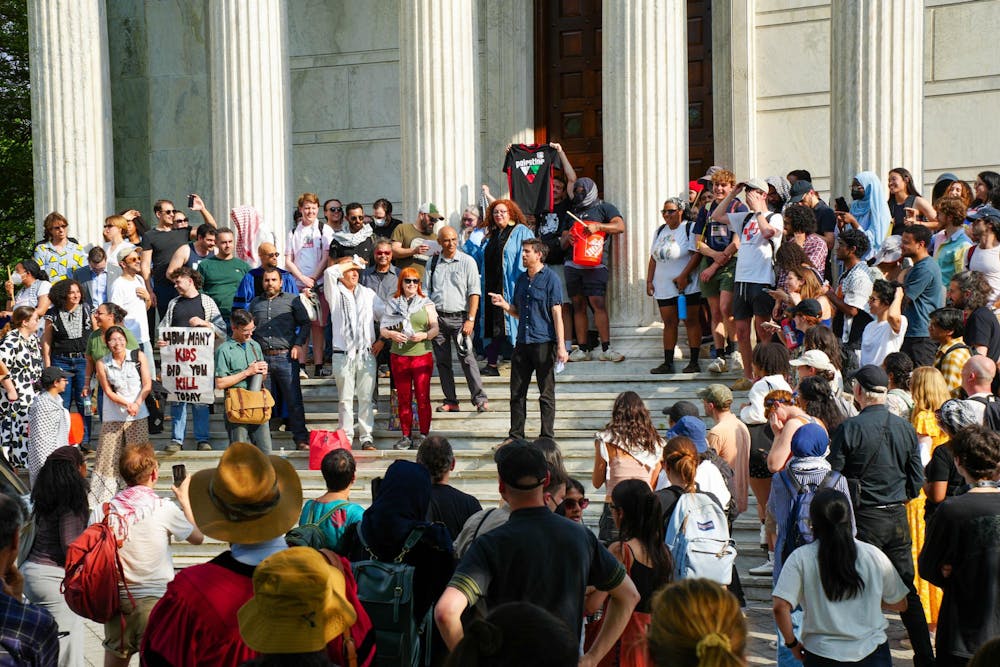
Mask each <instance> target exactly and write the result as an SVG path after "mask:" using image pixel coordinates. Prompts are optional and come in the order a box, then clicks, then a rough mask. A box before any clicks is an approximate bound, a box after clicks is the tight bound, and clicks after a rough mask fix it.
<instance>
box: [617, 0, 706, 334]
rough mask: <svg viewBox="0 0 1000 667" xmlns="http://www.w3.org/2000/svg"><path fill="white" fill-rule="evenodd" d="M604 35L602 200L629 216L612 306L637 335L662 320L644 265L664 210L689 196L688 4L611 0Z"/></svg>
mask: <svg viewBox="0 0 1000 667" xmlns="http://www.w3.org/2000/svg"><path fill="white" fill-rule="evenodd" d="M602 31H603V43H604V50H603V54H602V57H603V62H604V74H603V82H604V99H603V105H604V106H603V110H604V146H605V151H604V184H605V186H604V189H605V193H604V199H605V200H606V201H608V202H610V203H612V204H615V205H616V206H617V207H618V208H619V209H620V210H621V212H622V215H623V216H624V218H625V233H624V234H622V235H620V236H618V237H616V238H615V241H614V255H613V259H612V275H611V284H610V286H609V287H610V292H609V297H610V298H609V307H610V309H611V322H612V325H613V326H614V327H616V328H621V329H624V330H629V329H631V330H633V331H634V330H635V329H636V328H637V327H645V326H648V325H649V324H651V323H654V322H658V321H659V315H658V313H657V310H656V303H655V302H654V301H653V299H652V298H650V297H648V296H646V265H647V261H648V258H649V245H650V243H651V241H652V237H653V234H654V232H655V231H656V229H657V227H659V225H661V224H662V218H661V217H660V214H659V210H660V207H661V206H660V205H661V204H662V203H663V200H664V199H666V198H667V197H673V196H677V195H678V194H680V193H684V194H685V195H686V193H687V182H688V176H687V170H688V121H687V119H688V98H687V16H686V3H685V2H684V1H683V0H605V2H604V16H603V28H602ZM616 337H617V334H616Z"/></svg>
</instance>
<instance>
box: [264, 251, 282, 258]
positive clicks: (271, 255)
mask: <svg viewBox="0 0 1000 667" xmlns="http://www.w3.org/2000/svg"><path fill="white" fill-rule="evenodd" d="M280 255H281V253H280V252H265V253H264V254H262V255H261V257H267V258H271V257H278V256H280Z"/></svg>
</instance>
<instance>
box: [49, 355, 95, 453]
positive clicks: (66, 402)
mask: <svg viewBox="0 0 1000 667" xmlns="http://www.w3.org/2000/svg"><path fill="white" fill-rule="evenodd" d="M52 365H53V366H57V367H59V368H61V369H63V370H64V371H67V372H68V373H71V374H72V375H70V377H69V378H68V379H67V381H66V389H65V391H63V394H62V399H63V407H64V408H66V409H67V410H69V406H70V405H72V404H74V403H75V404H76V411H77V412H79V413H80V414H81V415H82V416H83V444H84V445H88V444H90V411H89V410H84V408H83V380H84V375H85V374H86V372H87V360H86V358H84V357H67V356H66V355H62V354H54V355H52Z"/></svg>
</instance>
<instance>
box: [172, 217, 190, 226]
mask: <svg viewBox="0 0 1000 667" xmlns="http://www.w3.org/2000/svg"><path fill="white" fill-rule="evenodd" d="M185 222H190V220H188V219H187V218H181V219H180V220H178V219H177V218H174V224H175V225H180V224H183V223H185Z"/></svg>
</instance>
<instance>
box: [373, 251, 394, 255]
mask: <svg viewBox="0 0 1000 667" xmlns="http://www.w3.org/2000/svg"><path fill="white" fill-rule="evenodd" d="M375 254H376V255H392V251H391V250H376V251H375Z"/></svg>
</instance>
